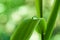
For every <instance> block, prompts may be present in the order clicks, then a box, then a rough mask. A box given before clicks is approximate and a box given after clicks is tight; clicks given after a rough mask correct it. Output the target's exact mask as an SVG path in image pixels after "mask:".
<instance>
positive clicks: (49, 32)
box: [45, 0, 60, 40]
mask: <svg viewBox="0 0 60 40" xmlns="http://www.w3.org/2000/svg"><path fill="white" fill-rule="evenodd" d="M59 3H60V0H56V1H55V5H54V8H53V10H52V13H51V16H50V18H49V20H48V23H47V30H46V34H45V40H49V39H50V37H51V35H52V32H53V28H54V24H55V21H56V18H57V14H58V13H57V12H58V9H59Z"/></svg>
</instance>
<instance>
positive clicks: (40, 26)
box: [37, 18, 46, 40]
mask: <svg viewBox="0 0 60 40" xmlns="http://www.w3.org/2000/svg"><path fill="white" fill-rule="evenodd" d="M37 30H38V33H40V34H41V38H42V40H44V35H45V31H46V21H45V19H44V18H40V22H39V24H38V27H37Z"/></svg>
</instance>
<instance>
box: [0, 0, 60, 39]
mask: <svg viewBox="0 0 60 40" xmlns="http://www.w3.org/2000/svg"><path fill="white" fill-rule="evenodd" d="M53 5H54V0H43V13H44V15H43V16H44V18H45V19H46V21H47V20H48V18H49V16H50V13H51V10H52V7H53ZM58 13H59V14H58V17H57V21H56V23H55V27H54V31H53V34H52V37H51V40H60V8H59V11H58ZM33 16H37V10H36V7H35V0H0V40H10V36H11V35H12V33H13V32H14V30H15V29H16V25H17V24H18V23H19V21H21V20H22V19H23V18H24V17H25V19H27V18H31V17H33ZM53 16H54V15H53ZM40 38H41V37H40V35H39V33H37V32H36V30H34V32H33V34H32V36H31V38H30V39H29V40H39V39H40Z"/></svg>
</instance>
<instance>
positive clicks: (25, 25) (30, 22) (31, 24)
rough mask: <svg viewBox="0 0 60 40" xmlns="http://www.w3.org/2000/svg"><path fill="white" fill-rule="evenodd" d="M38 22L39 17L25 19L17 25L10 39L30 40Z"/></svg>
mask: <svg viewBox="0 0 60 40" xmlns="http://www.w3.org/2000/svg"><path fill="white" fill-rule="evenodd" d="M37 23H38V20H37V19H27V20H23V22H22V23H21V24H19V26H17V29H16V31H15V32H14V33H13V35H12V36H11V39H10V40H29V38H30V36H31V34H32V32H33V30H34V28H35V26H36V25H37Z"/></svg>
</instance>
